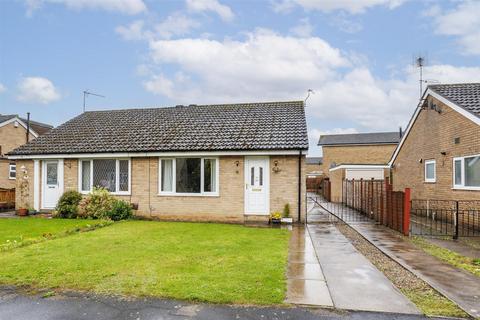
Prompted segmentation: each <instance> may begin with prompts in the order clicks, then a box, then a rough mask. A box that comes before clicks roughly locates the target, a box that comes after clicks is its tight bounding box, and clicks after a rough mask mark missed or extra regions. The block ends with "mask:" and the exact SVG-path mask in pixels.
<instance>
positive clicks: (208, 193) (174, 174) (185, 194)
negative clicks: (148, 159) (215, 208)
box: [158, 156, 220, 197]
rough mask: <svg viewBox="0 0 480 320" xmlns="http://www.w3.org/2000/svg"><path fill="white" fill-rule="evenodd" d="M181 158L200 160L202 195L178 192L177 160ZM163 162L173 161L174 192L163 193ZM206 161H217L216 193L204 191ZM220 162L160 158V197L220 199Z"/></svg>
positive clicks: (214, 158)
mask: <svg viewBox="0 0 480 320" xmlns="http://www.w3.org/2000/svg"><path fill="white" fill-rule="evenodd" d="M179 158H196V159H200V160H201V161H200V193H184V192H178V193H177V192H176V188H177V161H176V160H177V159H179ZM162 160H172V170H173V179H172V184H173V185H172V191H162ZM205 160H215V186H216V188H215V191H213V192H205V191H204V190H203V189H204V187H205V186H204V182H205V181H204V180H205V177H204V161H205ZM219 190H220V160H219V158H218V157H208V156H207V157H174V158H172V157H168V158H159V159H158V195H159V196H176V197H185V196H187V197H218V196H219V194H220V192H219Z"/></svg>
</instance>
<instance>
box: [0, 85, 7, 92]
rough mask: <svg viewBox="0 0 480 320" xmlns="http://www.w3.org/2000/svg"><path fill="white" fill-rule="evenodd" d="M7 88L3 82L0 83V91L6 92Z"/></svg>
mask: <svg viewBox="0 0 480 320" xmlns="http://www.w3.org/2000/svg"><path fill="white" fill-rule="evenodd" d="M6 90H7V88H6V87H5V86H4V85H3V84H2V83H0V93H2V92H5V91H6Z"/></svg>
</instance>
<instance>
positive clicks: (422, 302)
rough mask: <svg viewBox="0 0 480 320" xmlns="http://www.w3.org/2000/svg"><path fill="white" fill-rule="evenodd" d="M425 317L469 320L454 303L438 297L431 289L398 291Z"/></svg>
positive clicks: (440, 296) (404, 289)
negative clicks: (465, 319)
mask: <svg viewBox="0 0 480 320" xmlns="http://www.w3.org/2000/svg"><path fill="white" fill-rule="evenodd" d="M400 291H402V293H403V294H404V295H405V296H407V298H408V299H410V301H412V302H413V303H414V304H415V305H416V306H417V307H418V308H419V309H420V311H422V313H424V314H425V315H427V316H429V317H435V316H442V317H458V318H469V316H468V314H466V313H465V312H464V311H463V310H462V309H460V308H459V307H458V306H457V305H456V304H455V303H453V302H452V301H450V300H449V299H447V298H445V297H444V296H442V295H440V294H439V293H438V292H436V291H435V290H434V289H432V288H412V289H407V288H403V289H400Z"/></svg>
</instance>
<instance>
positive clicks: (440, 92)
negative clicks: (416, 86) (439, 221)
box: [390, 83, 480, 200]
mask: <svg viewBox="0 0 480 320" xmlns="http://www.w3.org/2000/svg"><path fill="white" fill-rule="evenodd" d="M390 166H391V167H392V175H393V188H394V190H403V189H404V188H406V187H410V188H411V190H412V198H414V199H435V200H480V83H468V84H442V85H431V86H428V88H427V89H426V90H425V93H424V95H423V97H422V100H421V103H420V104H419V105H418V107H417V108H416V109H415V112H414V114H413V117H412V119H411V120H410V123H409V125H408V128H407V130H406V132H405V135H404V136H403V138H402V140H401V141H400V143H399V145H398V147H397V148H396V150H395V152H394V154H393V156H392V159H391V160H390Z"/></svg>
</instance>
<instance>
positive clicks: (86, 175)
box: [82, 161, 90, 191]
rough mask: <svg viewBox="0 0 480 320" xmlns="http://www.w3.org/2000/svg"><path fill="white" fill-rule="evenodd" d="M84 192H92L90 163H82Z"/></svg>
mask: <svg viewBox="0 0 480 320" xmlns="http://www.w3.org/2000/svg"><path fill="white" fill-rule="evenodd" d="M82 190H83V191H90V161H82Z"/></svg>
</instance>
